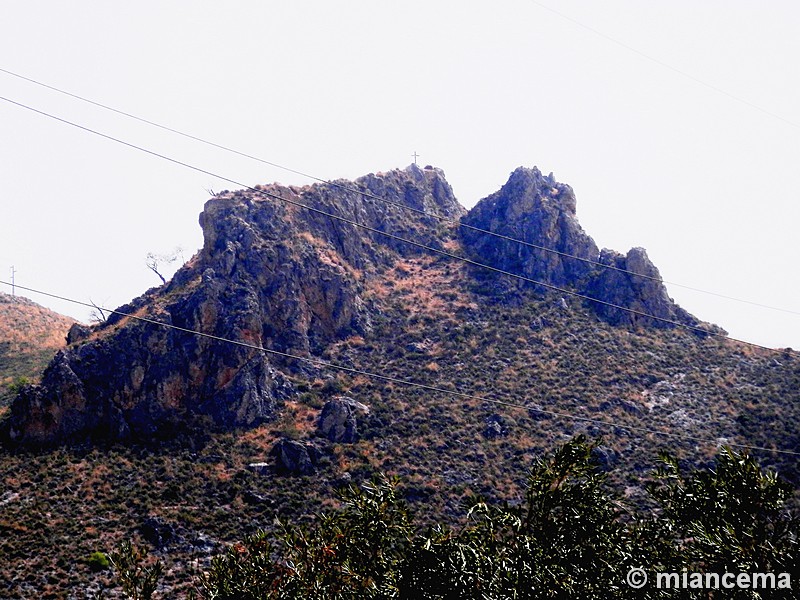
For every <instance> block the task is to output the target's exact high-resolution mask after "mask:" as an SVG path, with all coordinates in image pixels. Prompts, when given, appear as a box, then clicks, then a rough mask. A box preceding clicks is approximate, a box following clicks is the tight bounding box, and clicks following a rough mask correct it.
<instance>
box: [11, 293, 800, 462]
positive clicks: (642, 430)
mask: <svg viewBox="0 0 800 600" xmlns="http://www.w3.org/2000/svg"><path fill="white" fill-rule="evenodd" d="M0 284H2V285H7V286H10V285H11V283H10V282H7V281H2V280H0ZM16 287H17V289H20V290H24V291H26V292H31V293H34V294H40V295H42V296H47V297H49V298H54V299H57V300H62V301H65V302H70V303H72V304H77V305H80V306H85V307H87V308H94V309H99V310H101V311H103V312H106V313H109V314H115V315H119V316H121V317H126V318H129V319H134V320H136V321H140V322H142V323H146V324H149V325H154V326H157V327H164V328H167V329H172V330H174V331H179V332H181V333H186V334H190V335H196V336H198V337H203V338H206V339H210V340H214V341H217V342H222V343H226V344H233V345H236V346H239V347H242V348H248V349H251V350H256V351H259V352H265V353H267V354H272V355H275V356H280V357H283V358H288V359H291V360H296V361H300V362H305V363H308V364H313V365H316V366H319V367H323V368H328V369H335V370H338V371H343V372H345V373H349V374H351V375H361V376H364V377H368V378H371V379H378V380H380V381H385V382H388V383H396V384H399V385H404V386H407V387H413V388H417V389H422V390H426V391H429V392H437V393H441V394H447V395H449V396H454V397H457V398H462V399H465V400H477V401H479V402H485V403H487V404H495V405H498V406H505V407H509V408H519V409H523V410H526V411H528V412H537V413H540V414H545V415H549V416H551V417H556V418H560V419H567V420H570V421H580V422H582V423H589V424H592V425H597V426H602V427H609V428H612V429H623V430H625V431H628V432H630V433H632V434H638V435H639V436H640V437H641V436H642V435H643V434H652V435H658V436H665V437H670V438H675V439H681V440H686V441H693V442H701V443H705V444H711V445H715V446H716V445H718V444H719V441H718V440H711V439H709V438H704V437H699V436H692V435H686V434H682V433H676V432H674V431H661V430H657V429H651V428H649V427H642V426H637V425H622V424H619V423H612V422H610V421H605V420H602V419H592V418H590V417H581V416H579V415H573V414H570V413H563V412H559V411H553V410H549V409H545V408H541V407H537V406H531V405H527V404H522V403H520V402H513V401H511V400H497V399H494V398H489V397H486V396H480V395H478V394H470V393H467V392H459V391H456V390H449V389H446V388H443V387H439V386H434V385H429V384H426V383H419V382H418V381H412V380H409V379H402V378H399V377H392V376H390V375H381V374H379V373H372V372H370V371H364V370H361V369H356V368H353V367H348V366H345V365H340V364H337V363H332V362H329V361H324V360H321V359H317V358H312V357H308V356H300V355H298V354H292V353H290V352H282V351H280V350H273V349H271V348H264V347H263V346H258V345H256V344H250V343H247V342H242V341H239V340H232V339H229V338H225V337H222V336H218V335H213V334H210V333H205V332H202V331H196V330H194V329H188V328H186V327H180V326H178V325H173V324H171V323H164V322H161V321H156V320H155V319H149V318H147V317H142V316H139V315H134V314H130V313H125V312H121V311H118V310H112V309H110V308H105V307H102V306H97V305H96V304H90V303H88V302H81V301H80V300H75V299H74V298H68V297H66V296H61V295H58V294H53V293H50V292H45V291H42V290H38V289H34V288H29V287H25V286H21V285H19V284H17V285H16ZM495 395H496V396H500V397H503V398H509V399H514V398H515V396H512V395H510V394H504V393H495ZM726 445H728V446H730V447H736V448H742V449H746V450H756V451H763V452H773V453H776V454H787V455H791V456H800V452H796V451H793V450H782V449H779V448H767V447H762V446H753V445H750V444H741V443H735V442H727V441H726Z"/></svg>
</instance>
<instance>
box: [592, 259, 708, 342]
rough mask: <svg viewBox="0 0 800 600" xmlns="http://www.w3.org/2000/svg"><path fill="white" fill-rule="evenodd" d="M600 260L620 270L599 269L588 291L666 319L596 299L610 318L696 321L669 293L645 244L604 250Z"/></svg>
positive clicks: (663, 323)
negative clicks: (650, 316) (624, 309)
mask: <svg viewBox="0 0 800 600" xmlns="http://www.w3.org/2000/svg"><path fill="white" fill-rule="evenodd" d="M599 262H600V263H602V264H604V265H611V266H614V267H616V268H617V269H620V270H619V271H617V270H613V269H598V270H597V271H596V272H595V274H594V275H593V277H592V279H591V281H590V283H589V285H588V287H587V295H589V296H591V297H592V298H598V299H600V300H604V301H606V302H609V303H610V304H615V305H617V306H624V307H627V308H630V309H632V310H635V311H637V312H638V313H643V314H645V315H653V316H654V317H660V318H661V319H664V320H657V319H651V318H648V317H644V316H642V315H639V314H634V313H631V312H626V311H622V310H620V309H618V308H613V307H611V306H608V305H604V304H597V303H595V304H596V306H595V310H596V311H597V313H598V314H599V315H600V316H602V317H603V318H604V319H605V320H607V321H608V322H610V323H614V324H629V323H633V324H646V325H648V326H651V327H669V326H670V323H669V322H668V321H675V322H680V323H686V324H690V325H696V324H697V321H696V320H695V319H694V318H693V317H692V316H691V315H690V314H689V313H687V312H686V311H685V310H683V309H682V308H680V307H679V306H677V305H676V304H675V303H674V302H673V301H672V299H671V298H670V297H669V296H668V295H667V290H666V288H665V287H664V285H663V284H662V283H661V276H660V274H659V272H658V269H656V267H655V265H653V263H652V262H650V259H649V258H648V257H647V252H646V251H645V250H644V248H632V249H631V250H629V251H628V254H627V255H625V256H623V255H622V254H620V253H619V252H614V251H613V250H603V252H602V253H601V254H600V258H599ZM625 271H627V272H625ZM632 273H635V274H636V275H633V274H632ZM637 275H639V276H638V277H637Z"/></svg>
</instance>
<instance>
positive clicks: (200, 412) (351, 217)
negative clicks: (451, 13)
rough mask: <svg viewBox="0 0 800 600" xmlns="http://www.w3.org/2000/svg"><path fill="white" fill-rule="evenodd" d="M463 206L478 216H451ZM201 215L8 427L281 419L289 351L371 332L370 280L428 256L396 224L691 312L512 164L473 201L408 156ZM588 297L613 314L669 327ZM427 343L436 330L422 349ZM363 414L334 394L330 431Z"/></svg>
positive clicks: (187, 425)
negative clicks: (172, 260) (185, 243)
mask: <svg viewBox="0 0 800 600" xmlns="http://www.w3.org/2000/svg"><path fill="white" fill-rule="evenodd" d="M409 208H410V209H412V210H409ZM420 211H422V212H424V213H426V214H421V212H420ZM330 215H336V216H338V217H341V218H343V219H345V220H340V219H333V218H332V217H331V216H330ZM458 219H462V223H463V224H465V225H467V226H468V227H466V228H455V227H453V226H452V225H449V224H448V222H452V221H457V220H458ZM356 223H357V224H359V225H363V226H365V227H358V226H356V225H355V224H356ZM200 225H201V227H202V229H203V236H204V244H203V248H202V250H201V251H200V252H199V253H198V254H197V255H196V256H195V257H194V258H193V259H192V260H191V261H190V262H189V263H188V264H187V265H185V266H184V267H183V268H182V269H180V270H179V271H178V272H177V273H176V275H175V276H174V277H173V279H172V281H170V282H169V283H168V284H166V285H164V286H162V287H160V288H153V289H151V290H149V291H148V292H146V293H145V294H144V295H142V296H141V297H139V298H136V299H135V300H133V301H131V302H130V303H129V304H127V305H125V306H123V307H121V308H120V309H118V313H115V314H112V315H111V316H110V317H109V318H108V320H107V321H106V322H105V323H102V324H100V325H97V326H95V327H93V328H91V329H89V328H87V327H85V326H80V325H76V326H75V327H73V328H72V329H71V330H70V332H69V334H68V341H69V345H68V347H67V348H66V349H64V350H63V351H61V352H59V354H58V355H57V356H56V357H55V358H54V359H53V361H52V362H51V364H50V365H49V367H48V368H47V370H46V371H45V373H44V375H43V378H42V382H41V385H37V386H31V387H28V388H26V389H24V390H23V391H22V392H21V393H20V394H19V396H18V397H17V399H16V400H15V402H14V404H13V406H12V408H11V411H10V417H9V418H8V419H7V420H6V421H5V422H4V423H3V424H2V426H0V439H2V440H5V442H6V443H11V444H17V445H46V444H53V443H61V442H80V441H82V440H86V439H100V440H109V441H113V440H120V439H135V440H154V439H156V440H157V439H160V438H163V437H167V438H172V437H175V436H176V435H178V434H180V433H182V432H189V433H191V432H192V431H195V430H197V429H198V428H199V429H207V428H208V427H209V426H216V427H231V426H252V425H256V424H258V423H260V422H262V421H264V420H267V419H270V418H271V417H272V416H273V415H274V414H275V412H276V410H278V408H279V407H280V405H281V403H282V402H283V401H284V400H286V399H287V398H290V397H292V396H293V395H294V394H295V391H294V388H293V386H292V384H291V383H290V378H289V377H288V375H298V374H300V375H302V374H308V373H309V372H310V371H309V369H312V370H313V367H309V366H308V365H303V364H302V363H298V362H296V361H292V360H289V359H288V358H287V357H286V356H285V355H284V356H281V355H279V354H275V353H290V354H293V355H308V354H312V355H314V354H321V353H322V352H324V351H325V350H326V349H327V348H328V347H330V345H331V344H334V343H336V342H338V341H340V340H343V339H345V338H347V337H348V336H352V335H359V336H367V337H368V336H369V334H370V331H371V329H372V319H373V317H374V316H375V315H377V314H380V311H381V307H380V306H377V305H376V304H375V303H376V302H378V300H376V299H375V297H374V296H373V297H372V298H370V297H368V296H367V295H366V294H365V289H367V287H368V285H367V284H369V283H371V282H373V281H374V280H375V278H378V277H381V276H382V274H383V273H385V272H386V271H387V270H388V269H389V268H390V267H391V266H392V265H393V264H394V263H395V262H397V261H398V260H407V259H412V258H414V257H415V256H416V255H418V254H420V253H422V252H424V250H423V249H421V248H420V247H418V246H416V245H414V244H409V243H407V242H404V241H401V240H400V239H398V237H400V238H407V239H409V240H413V241H415V242H418V243H420V244H423V245H425V246H428V247H431V248H435V249H444V248H448V249H449V250H452V247H453V244H457V242H458V235H460V241H461V244H462V246H463V250H464V251H465V252H466V253H467V254H468V255H469V256H471V257H473V258H475V259H477V260H479V261H481V262H485V263H487V264H489V265H492V266H495V267H497V268H500V269H503V270H506V271H510V272H513V273H519V274H522V275H525V276H526V277H528V278H530V279H532V280H535V281H541V282H542V283H545V284H547V285H549V286H557V287H559V288H564V289H565V290H571V291H575V292H578V293H580V294H584V295H587V296H591V297H593V298H597V299H598V300H602V301H604V302H606V303H610V304H614V305H619V306H622V307H627V308H632V309H634V310H636V311H639V312H641V313H646V314H649V315H653V316H655V317H659V318H661V319H668V320H671V321H680V322H686V321H691V320H692V317H691V316H690V315H688V313H686V312H685V311H682V310H681V309H679V308H678V307H677V306H675V304H674V303H673V302H672V301H671V300H670V299H669V297H668V296H667V294H666V290H665V289H664V287H663V285H662V284H661V282H660V281H659V280H658V271H657V270H656V269H655V267H654V266H653V265H652V263H650V261H649V260H648V259H647V255H646V254H645V253H644V251H643V250H641V249H637V248H635V249H633V250H631V251H630V252H629V253H628V254H627V256H624V257H623V256H622V255H620V254H617V253H614V252H611V251H607V250H604V251H603V252H602V253H600V252H599V251H598V249H597V246H596V245H595V243H594V241H593V240H592V238H591V237H589V236H588V235H587V234H586V233H585V232H584V231H583V229H582V228H581V226H580V224H579V223H578V221H577V217H576V201H575V195H574V193H573V191H572V189H571V188H570V187H569V186H568V185H565V184H562V183H558V182H557V181H556V180H555V178H554V177H553V176H552V174H551V175H548V176H546V177H545V176H543V175H542V174H541V172H540V171H539V170H538V169H536V168H533V169H525V168H519V169H517V170H515V171H514V172H513V173H512V174H511V177H510V178H509V180H508V182H507V183H506V184H505V185H504V186H503V187H502V188H501V189H500V190H499V191H498V192H497V193H495V194H492V195H491V196H489V197H488V198H486V199H484V200H482V201H481V202H479V203H478V204H477V206H475V208H473V209H472V210H471V211H469V213H467V212H466V211H465V210H464V209H463V208H462V207H461V205H460V204H459V203H458V202H457V201H456V199H455V196H454V195H453V191H452V189H451V187H450V185H449V184H448V183H447V181H446V180H445V178H444V174H443V173H442V171H441V170H439V169H435V168H433V167H426V168H424V169H422V168H420V167H418V166H416V165H411V166H409V167H408V168H406V169H404V170H395V171H391V172H388V173H378V174H370V175H367V176H365V177H362V178H360V179H357V180H356V181H354V182H347V181H336V182H332V183H326V184H318V185H312V186H307V187H302V188H300V187H284V186H280V185H277V184H274V185H269V186H265V187H261V186H258V187H257V188H256V189H255V190H246V191H237V192H223V193H221V194H218V195H216V196H215V197H214V198H212V199H211V200H209V201H208V202H207V203H206V205H205V208H204V210H203V213H202V214H201V215H200ZM476 228H477V229H485V230H490V231H494V232H497V233H499V234H501V235H504V236H507V238H516V239H520V240H523V241H524V242H526V243H527V245H526V244H520V243H519V242H517V241H513V240H512V239H502V238H498V237H496V236H491V235H487V234H485V233H482V232H480V231H476ZM456 231H458V232H459V233H456ZM381 232H385V233H389V234H391V236H395V237H391V236H390V237H387V236H386V235H383V234H382V233H381ZM603 265H614V266H616V267H617V269H618V270H616V271H614V270H609V269H606V268H604V267H603ZM626 271H627V272H626ZM639 274H643V275H647V276H648V277H647V278H642V277H639V276H638V275H639ZM484 276H485V275H484ZM508 281H509V282H511V283H510V284H508V283H504V284H503V285H513V286H517V285H519V282H517V281H515V280H511V279H509V280H508ZM534 289H536V288H535V286H534ZM460 292H464V293H466V291H465V290H452V292H451V293H452V294H456V295H458V294H459V293H460ZM562 295H563V292H562ZM562 302H563V301H562ZM587 303H588V304H590V305H591V307H592V308H594V309H595V310H596V311H597V313H598V314H599V315H600V316H601V317H603V318H605V319H607V320H608V321H610V322H612V323H619V324H646V325H652V324H661V325H665V323H664V322H663V321H655V320H653V319H642V318H641V317H639V316H637V315H631V313H629V312H625V311H621V310H619V309H616V308H613V307H610V306H608V305H598V304H597V303H593V302H588V301H587ZM564 304H565V305H566V303H564ZM119 313H122V314H119ZM126 315H131V316H126ZM134 317H143V318H146V319H149V320H151V321H156V322H159V323H163V324H165V325H171V326H174V327H175V328H173V329H169V328H166V327H160V326H158V325H154V324H152V323H148V322H145V321H142V320H137V319H136V318H134ZM666 325H669V323H666ZM190 331H199V332H202V333H203V334H207V335H205V336H199V335H196V334H194V333H191V332H190ZM219 338H225V339H227V340H233V341H235V342H238V345H233V344H230V343H229V342H226V341H223V340H221V339H219ZM259 348H265V349H267V351H268V352H264V351H262V350H260V349H259ZM428 350H429V348H428V345H427V342H420V343H414V344H412V345H411V346H410V347H408V348H407V351H408V352H415V353H426V352H428ZM269 351H274V352H275V353H273V354H270V353H269ZM358 410H359V409H358V407H355V406H354V405H351V404H348V403H346V402H340V401H339V402H334V403H333V404H329V405H328V406H326V409H325V410H324V411H323V415H322V418H321V420H320V430H321V431H322V434H323V435H324V436H326V437H328V438H329V439H331V440H334V441H354V440H355V439H357V436H358V432H357V428H356V421H355V418H356V416H355V415H356V413H357V412H358ZM491 429H492V431H491V432H489V434H488V435H493V434H494V433H497V432H498V431H499V432H500V433H502V429H503V428H502V423H499V424H495V425H492V426H491Z"/></svg>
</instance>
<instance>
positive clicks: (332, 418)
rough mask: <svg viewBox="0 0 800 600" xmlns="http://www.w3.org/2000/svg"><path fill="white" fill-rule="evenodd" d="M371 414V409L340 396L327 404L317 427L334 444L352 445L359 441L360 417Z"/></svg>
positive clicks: (323, 408)
mask: <svg viewBox="0 0 800 600" xmlns="http://www.w3.org/2000/svg"><path fill="white" fill-rule="evenodd" d="M366 414H369V408H368V407H367V406H366V405H365V404H362V403H361V402H356V401H355V400H353V399H352V398H347V397H345V396H340V397H338V398H333V399H332V400H328V402H326V403H325V406H323V407H322V412H321V413H320V416H319V423H318V425H317V427H318V429H319V432H320V433H321V434H322V435H324V436H325V437H326V438H328V439H329V440H330V441H332V442H342V443H345V444H352V443H353V442H356V441H358V421H357V417H358V415H366Z"/></svg>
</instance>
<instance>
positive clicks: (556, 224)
mask: <svg viewBox="0 0 800 600" xmlns="http://www.w3.org/2000/svg"><path fill="white" fill-rule="evenodd" d="M461 222H462V223H463V224H464V225H466V226H467V227H465V228H462V229H461V237H462V241H463V244H464V246H465V248H466V249H467V250H468V252H469V253H470V255H471V256H472V257H473V258H475V259H476V260H477V261H480V262H483V263H485V264H489V265H491V266H493V267H496V268H498V269H502V270H504V271H509V272H511V273H518V274H521V275H524V276H525V277H527V278H529V279H532V280H534V281H537V282H541V283H543V284H545V285H544V286H541V287H542V288H543V289H544V288H547V286H555V287H559V288H565V289H568V290H570V291H574V292H577V293H579V294H581V295H584V296H588V297H590V298H594V299H597V300H599V301H600V302H591V301H588V300H587V301H586V302H587V304H588V307H589V308H591V309H593V310H595V311H596V312H597V314H598V315H600V317H602V318H603V319H605V320H607V321H609V322H611V323H614V324H620V325H648V326H656V327H671V326H673V324H670V323H668V322H666V321H663V320H657V319H649V318H646V317H642V316H640V315H636V314H633V313H631V312H628V311H625V310H620V309H619V308H614V307H612V306H609V304H612V305H615V306H619V307H623V308H627V309H631V310H634V311H638V312H641V313H645V314H649V315H653V316H655V317H658V318H660V319H666V320H669V321H674V322H680V323H683V324H687V325H696V324H697V320H696V319H694V317H692V316H691V315H690V314H689V313H687V312H686V311H684V310H682V309H681V308H680V307H678V306H677V305H676V304H675V303H674V302H673V301H672V299H671V298H669V296H668V295H667V290H666V288H665V287H664V285H663V284H662V283H661V281H660V276H659V273H658V269H656V268H655V266H654V265H653V263H651V262H650V259H649V258H648V257H647V253H646V252H645V251H644V250H643V249H642V248H633V249H632V250H630V251H629V252H628V254H627V255H626V256H623V255H622V254H619V253H618V252H615V251H613V250H603V251H602V252H600V251H599V250H598V248H597V245H596V244H595V243H594V240H592V238H591V237H589V236H588V235H587V234H586V233H585V232H584V231H583V229H582V228H581V226H580V224H579V223H578V219H577V216H576V200H575V194H574V192H573V191H572V188H571V187H570V186H568V185H566V184H563V183H558V182H557V181H556V180H555V178H554V177H553V174H552V173H551V174H550V175H548V176H544V175H542V173H541V172H540V171H539V169H537V168H535V167H534V168H533V169H526V168H522V167H520V168H518V169H517V170H515V171H514V172H513V173H512V174H511V176H510V178H509V180H508V182H507V183H506V184H505V185H504V186H503V187H502V188H501V189H500V190H499V191H498V192H496V193H494V194H492V195H491V196H488V197H487V198H484V199H483V200H481V201H480V202H479V203H478V204H477V205H476V206H475V207H474V208H473V209H472V210H471V211H470V212H469V214H468V215H467V216H465V217H464V218H462V220H461ZM473 228H475V229H473ZM476 229H482V230H487V231H492V232H494V233H498V234H501V235H503V236H506V237H507V238H513V239H515V240H523V241H525V242H527V243H528V244H529V245H523V244H520V243H518V242H516V241H512V240H511V239H502V238H499V237H496V236H492V235H488V234H486V233H483V232H480V231H476ZM545 248H546V249H547V250H545ZM603 265H612V266H614V267H616V268H617V269H619V270H612V269H607V268H604V267H603ZM624 271H628V272H624ZM642 275H644V276H645V277H642ZM506 285H508V284H506ZM512 285H518V286H533V285H535V284H532V283H526V282H520V281H519V280H516V283H514V284H512Z"/></svg>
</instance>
